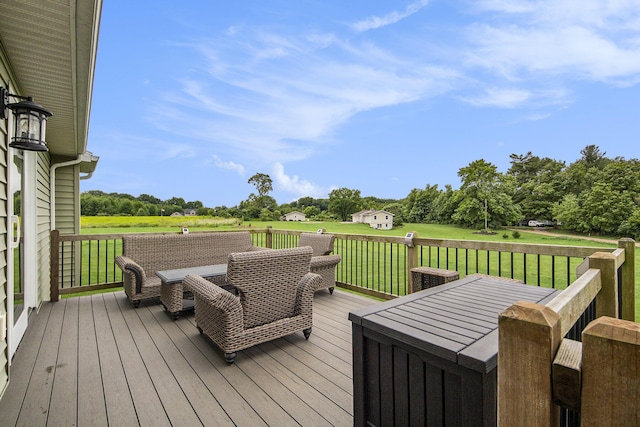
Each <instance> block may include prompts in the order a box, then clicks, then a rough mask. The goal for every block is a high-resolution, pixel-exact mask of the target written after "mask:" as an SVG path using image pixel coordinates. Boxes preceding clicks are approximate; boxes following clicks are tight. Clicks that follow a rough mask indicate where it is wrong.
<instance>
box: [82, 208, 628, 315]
mask: <svg viewBox="0 0 640 427" xmlns="http://www.w3.org/2000/svg"><path fill="white" fill-rule="evenodd" d="M81 224H82V234H119V233H139V232H150V233H151V232H171V231H175V232H178V231H180V230H181V229H182V227H185V226H186V227H188V228H189V229H190V230H192V231H205V230H206V231H211V230H234V229H236V230H237V229H248V228H258V229H263V228H266V227H267V226H271V227H272V228H274V229H276V230H277V229H280V230H296V231H310V232H315V231H316V230H318V229H319V228H324V229H326V231H327V232H329V233H337V234H362V235H379V236H404V235H405V234H406V233H407V232H409V231H412V232H416V233H417V235H418V237H422V238H434V239H450V240H477V241H494V242H510V243H533V244H549V245H562V246H590V247H606V248H611V247H616V246H617V245H616V244H615V243H605V242H600V241H594V240H590V239H589V238H588V237H580V236H576V235H568V234H567V235H564V236H553V235H545V234H544V233H534V232H531V231H530V230H529V229H527V228H521V229H519V230H518V231H519V232H520V238H518V239H516V238H514V237H513V232H512V231H511V230H497V231H496V234H490V235H485V234H478V233H477V231H478V230H470V229H464V228H460V227H455V226H451V225H439V224H405V225H403V226H401V227H397V228H394V229H392V230H377V229H373V228H371V227H369V226H368V225H366V224H353V223H341V222H312V221H306V222H285V221H269V222H263V221H244V222H241V223H238V222H237V220H233V219H230V220H229V219H215V218H210V217H186V218H185V217H82V220H81ZM549 232H550V233H551V232H553V233H554V234H555V233H558V231H557V230H550V231H549ZM504 235H506V236H507V238H505V237H503V236H504ZM635 264H636V283H638V282H639V281H640V256H636V262H635ZM636 286H637V285H636ZM636 313H637V315H640V290H639V291H637V292H636ZM639 318H640V317H639Z"/></svg>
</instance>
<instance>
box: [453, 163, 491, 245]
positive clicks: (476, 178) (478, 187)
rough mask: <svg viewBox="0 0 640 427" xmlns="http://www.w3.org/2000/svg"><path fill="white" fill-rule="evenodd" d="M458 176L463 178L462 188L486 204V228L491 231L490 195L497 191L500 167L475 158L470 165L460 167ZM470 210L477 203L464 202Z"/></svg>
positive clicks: (466, 193)
mask: <svg viewBox="0 0 640 427" xmlns="http://www.w3.org/2000/svg"><path fill="white" fill-rule="evenodd" d="M458 176H459V177H460V179H461V180H462V185H461V186H460V190H462V191H463V192H464V193H465V195H466V196H467V197H468V198H472V199H476V200H477V201H480V202H481V203H482V204H483V205H484V229H485V232H487V233H488V232H489V206H488V201H489V197H490V196H492V193H493V192H494V191H495V189H496V187H497V184H498V179H499V177H500V174H499V173H498V168H497V167H496V166H495V165H493V164H491V163H489V162H487V161H485V160H484V159H480V160H474V161H473V162H471V163H470V164H469V165H468V166H465V167H463V168H460V170H459V171H458ZM463 203H464V205H465V206H466V207H467V210H469V212H471V211H473V209H471V207H472V206H474V205H475V203H472V202H471V201H468V202H466V203H465V202H463Z"/></svg>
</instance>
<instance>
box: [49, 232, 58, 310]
mask: <svg viewBox="0 0 640 427" xmlns="http://www.w3.org/2000/svg"><path fill="white" fill-rule="evenodd" d="M49 242H50V243H49V244H50V245H51V248H50V255H49V258H50V259H49V294H50V296H49V298H50V299H51V302H56V301H58V300H59V299H60V286H59V283H58V280H59V277H60V232H59V231H58V230H51V237H50V239H49Z"/></svg>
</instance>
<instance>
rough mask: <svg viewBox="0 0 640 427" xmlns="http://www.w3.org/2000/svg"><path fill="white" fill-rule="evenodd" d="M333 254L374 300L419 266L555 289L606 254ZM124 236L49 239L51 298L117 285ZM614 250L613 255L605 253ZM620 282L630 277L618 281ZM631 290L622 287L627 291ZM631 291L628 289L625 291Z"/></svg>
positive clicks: (271, 234) (357, 249)
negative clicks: (589, 261) (595, 256)
mask: <svg viewBox="0 0 640 427" xmlns="http://www.w3.org/2000/svg"><path fill="white" fill-rule="evenodd" d="M249 231H250V232H251V233H252V239H253V241H254V244H255V245H257V246H263V247H270V248H276V249H278V248H288V247H294V246H296V245H297V243H298V236H299V234H300V232H299V231H289V230H274V229H271V228H265V229H249ZM334 234H335V236H336V242H335V248H334V253H337V254H340V255H341V256H342V262H341V263H340V264H339V265H338V267H337V269H336V281H337V285H338V286H341V287H345V288H348V289H351V290H356V291H358V292H362V293H366V294H370V295H374V296H377V297H380V298H387V299H389V298H394V297H397V296H402V295H405V294H406V293H407V292H408V289H411V283H410V282H411V280H412V278H411V274H410V270H411V268H413V267H417V266H426V267H435V268H443V269H448V270H455V271H458V272H459V273H460V277H464V276H466V275H468V274H472V273H483V274H490V275H494V276H501V277H509V278H516V279H520V280H522V281H524V282H525V283H527V284H531V285H536V286H545V287H552V288H558V289H564V288H566V287H567V286H568V285H569V284H570V283H572V282H573V281H574V280H576V278H577V275H576V270H577V267H578V266H579V265H580V264H581V263H582V262H583V261H584V259H585V258H587V257H588V256H589V255H591V254H593V253H594V252H597V251H608V249H602V248H595V247H577V246H556V245H534V244H518V243H506V242H481V241H458V240H444V239H428V238H419V237H416V236H415V235H414V236H413V238H411V239H406V238H404V237H385V236H371V235H352V234H336V233H334ZM122 236H123V234H94V235H61V234H59V233H58V232H57V231H56V230H54V231H52V233H51V252H52V253H51V299H52V300H53V301H55V300H57V298H58V297H59V295H61V294H62V295H64V294H72V293H76V292H83V291H88V290H96V289H103V288H110V287H118V286H122V273H121V272H120V270H119V269H118V268H117V267H116V265H115V263H114V259H115V257H116V256H118V255H119V254H120V253H121V251H122ZM610 250H611V251H613V249H610ZM623 277H628V275H627V274H624V275H623ZM628 287H629V286H627V288H628ZM631 287H633V286H631Z"/></svg>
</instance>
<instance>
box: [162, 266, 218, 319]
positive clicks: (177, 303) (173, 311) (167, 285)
mask: <svg viewBox="0 0 640 427" xmlns="http://www.w3.org/2000/svg"><path fill="white" fill-rule="evenodd" d="M189 274H197V275H198V276H202V277H203V278H205V279H208V280H210V281H212V282H214V283H215V284H217V285H218V286H221V287H223V288H225V289H227V287H226V286H225V285H224V284H223V282H224V277H226V275H227V264H213V265H203V266H199V267H189V268H177V269H174V270H161V271H156V276H158V277H159V278H160V282H161V283H160V301H161V302H162V305H164V307H165V309H166V310H167V313H168V314H169V315H170V316H171V317H172V318H173V319H174V320H176V319H177V318H178V317H180V313H182V312H183V311H188V310H193V308H194V304H193V297H192V295H191V293H190V292H189V290H188V289H184V286H183V284H182V281H183V279H184V278H185V277H186V276H187V275H189ZM227 290H229V289H227Z"/></svg>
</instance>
